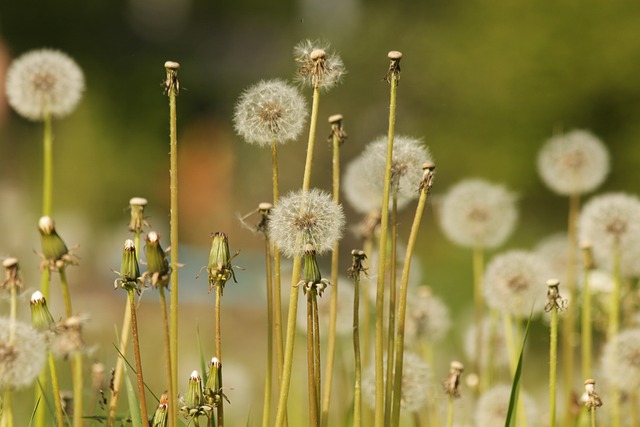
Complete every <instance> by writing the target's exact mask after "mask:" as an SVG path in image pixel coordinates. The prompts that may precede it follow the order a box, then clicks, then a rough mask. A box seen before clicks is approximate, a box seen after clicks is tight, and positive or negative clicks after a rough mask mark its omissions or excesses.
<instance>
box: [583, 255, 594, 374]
mask: <svg viewBox="0 0 640 427" xmlns="http://www.w3.org/2000/svg"><path fill="white" fill-rule="evenodd" d="M589 276H590V270H589V269H587V268H585V271H584V285H583V288H582V328H581V329H582V330H581V336H582V378H591V377H592V376H591V349H592V346H593V344H592V342H593V340H592V335H593V333H592V330H591V290H590V289H589V288H590V277H589Z"/></svg>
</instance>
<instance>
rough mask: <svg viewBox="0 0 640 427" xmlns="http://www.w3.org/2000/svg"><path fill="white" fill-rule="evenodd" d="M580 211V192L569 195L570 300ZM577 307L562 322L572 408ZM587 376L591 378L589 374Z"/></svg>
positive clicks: (573, 295) (566, 397)
mask: <svg viewBox="0 0 640 427" xmlns="http://www.w3.org/2000/svg"><path fill="white" fill-rule="evenodd" d="M579 213H580V194H578V193H573V194H571V195H570V196H569V217H568V220H567V223H568V224H567V234H568V241H569V242H568V244H569V247H568V248H567V271H566V273H567V274H566V284H565V289H566V291H567V295H568V298H569V301H575V300H576V271H575V266H576V257H577V254H576V249H577V247H578V214H579ZM575 323H576V309H575V304H569V305H568V307H567V310H566V312H565V314H564V319H563V322H562V335H563V338H562V371H563V374H562V383H563V385H564V387H563V388H564V396H563V402H564V405H565V406H564V407H565V408H570V407H571V405H572V399H573V388H572V386H571V385H572V383H573V365H574V359H575V355H574V349H575V347H576V345H575V342H576V334H575ZM585 378H591V377H590V376H587V377H585ZM573 419H574V416H573V415H572V413H571V411H569V410H566V411H565V420H564V423H565V424H570V423H571V422H572V421H573Z"/></svg>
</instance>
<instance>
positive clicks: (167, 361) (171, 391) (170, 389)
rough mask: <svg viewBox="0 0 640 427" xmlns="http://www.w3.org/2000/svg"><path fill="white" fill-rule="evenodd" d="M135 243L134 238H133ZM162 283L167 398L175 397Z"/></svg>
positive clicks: (167, 318)
mask: <svg viewBox="0 0 640 427" xmlns="http://www.w3.org/2000/svg"><path fill="white" fill-rule="evenodd" d="M134 244H135V240H134ZM164 286H165V285H164V284H160V285H159V286H158V293H159V294H160V310H162V325H163V330H164V356H165V364H166V369H167V389H168V393H167V395H168V396H169V400H173V399H175V395H176V392H175V390H174V389H173V381H171V345H170V338H169V317H168V315H167V298H166V296H165V294H164ZM168 421H169V425H171V421H172V420H171V418H169V419H168Z"/></svg>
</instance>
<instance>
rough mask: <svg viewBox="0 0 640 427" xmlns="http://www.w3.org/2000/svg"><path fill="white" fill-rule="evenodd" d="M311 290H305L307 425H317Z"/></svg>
mask: <svg viewBox="0 0 640 427" xmlns="http://www.w3.org/2000/svg"><path fill="white" fill-rule="evenodd" d="M312 293H313V291H312V290H308V291H307V382H308V384H307V385H308V393H309V426H317V425H318V407H317V405H318V401H317V399H316V391H317V389H316V384H315V357H314V356H315V354H314V350H313V344H314V340H313V303H312V297H311V295H312Z"/></svg>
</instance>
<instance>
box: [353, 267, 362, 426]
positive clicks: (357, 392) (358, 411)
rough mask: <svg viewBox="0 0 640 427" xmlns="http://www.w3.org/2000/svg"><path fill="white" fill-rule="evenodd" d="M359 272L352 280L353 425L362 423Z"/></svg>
mask: <svg viewBox="0 0 640 427" xmlns="http://www.w3.org/2000/svg"><path fill="white" fill-rule="evenodd" d="M359 312H360V274H359V273H357V275H356V276H355V278H354V280H353V354H354V359H355V363H354V364H355V367H354V369H355V387H354V392H353V427H360V426H361V424H362V390H361V378H362V364H361V359H360V319H359V314H360V313H359Z"/></svg>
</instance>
